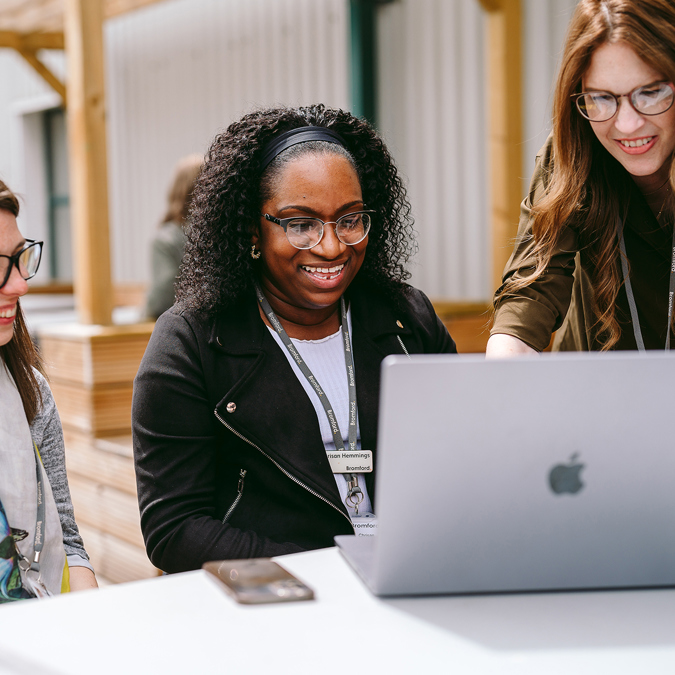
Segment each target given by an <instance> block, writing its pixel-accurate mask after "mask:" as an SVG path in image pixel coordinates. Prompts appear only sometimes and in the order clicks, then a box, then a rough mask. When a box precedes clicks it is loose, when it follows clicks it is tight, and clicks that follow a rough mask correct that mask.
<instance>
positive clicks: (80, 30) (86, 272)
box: [65, 0, 113, 325]
mask: <svg viewBox="0 0 675 675" xmlns="http://www.w3.org/2000/svg"><path fill="white" fill-rule="evenodd" d="M65 9H66V12H65V28H66V46H67V50H66V53H67V57H68V117H67V121H68V145H69V159H70V176H71V178H70V186H71V189H70V192H71V206H72V211H71V213H72V232H73V235H72V236H73V242H74V252H75V269H76V270H77V275H76V278H75V291H76V298H77V305H78V311H79V314H80V321H81V322H82V323H85V324H100V325H109V324H111V323H112V302H113V293H112V282H111V273H110V234H109V223H108V169H107V139H106V124H105V74H104V67H103V61H104V57H103V19H104V13H103V2H102V0H66V3H65Z"/></svg>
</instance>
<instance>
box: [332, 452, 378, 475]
mask: <svg viewBox="0 0 675 675" xmlns="http://www.w3.org/2000/svg"><path fill="white" fill-rule="evenodd" d="M326 454H327V455H328V461H329V462H330V470H331V471H332V472H333V473H370V472H371V471H372V470H373V451H372V450H333V451H331V452H328V453H326Z"/></svg>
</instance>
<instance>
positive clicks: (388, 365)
mask: <svg viewBox="0 0 675 675" xmlns="http://www.w3.org/2000/svg"><path fill="white" fill-rule="evenodd" d="M674 389H675V353H673V354H671V353H667V352H665V353H664V352H649V353H646V354H644V353H643V354H639V353H637V352H630V353H629V352H623V353H610V354H555V355H550V354H546V355H543V356H541V357H538V358H537V357H529V358H519V359H508V360H497V361H486V360H485V359H484V358H483V357H482V356H456V355H443V356H431V355H428V356H414V357H413V358H411V359H408V358H406V357H398V356H396V357H388V358H387V359H386V360H385V361H384V363H383V365H382V388H381V396H380V421H379V437H378V455H377V463H378V466H377V472H378V473H377V482H376V499H375V511H376V513H377V515H378V518H379V528H378V534H377V536H376V537H358V538H357V537H354V536H340V537H336V543H337V544H338V546H339V547H340V549H341V551H342V553H343V554H344V556H345V557H346V558H347V560H348V561H349V562H350V563H351V564H352V565H353V566H354V567H355V568H356V570H357V571H358V572H359V574H360V575H361V576H362V577H363V579H364V580H365V581H366V583H367V584H368V586H369V587H370V588H371V590H372V591H373V592H374V593H376V594H377V595H417V594H433V593H474V592H500V591H530V590H558V589H560V590H562V589H585V588H597V589H599V588H625V587H650V586H671V585H675V404H674V400H675V398H674V395H673V391H674Z"/></svg>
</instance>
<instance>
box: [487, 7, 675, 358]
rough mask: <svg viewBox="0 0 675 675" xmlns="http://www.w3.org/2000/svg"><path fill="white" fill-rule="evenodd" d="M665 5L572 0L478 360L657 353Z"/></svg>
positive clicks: (672, 260) (671, 24) (668, 200)
mask: <svg viewBox="0 0 675 675" xmlns="http://www.w3.org/2000/svg"><path fill="white" fill-rule="evenodd" d="M673 82H675V5H674V4H673V2H672V1H671V0H581V2H579V4H578V5H577V7H576V10H575V13H574V16H573V18H572V21H571V24H570V28H569V32H568V36H567V41H566V44H565V48H564V52H563V57H562V65H561V68H560V73H559V75H558V80H557V84H556V89H555V96H554V110H553V132H552V134H551V136H550V138H549V140H548V141H547V143H546V145H545V146H544V148H543V149H542V151H541V153H540V155H539V157H538V159H537V165H536V169H535V173H534V176H533V179H532V184H531V186H530V191H529V194H528V196H527V197H526V199H525V201H524V202H523V204H522V210H521V220H520V228H519V232H518V238H517V241H516V246H515V250H514V252H513V255H512V257H511V259H510V261H509V263H508V264H507V267H506V270H505V274H504V280H503V284H502V286H501V287H500V288H499V290H498V291H497V293H496V296H495V309H496V313H495V320H494V326H493V328H492V332H491V333H492V334H491V338H490V341H489V343H488V356H505V355H510V354H518V353H531V352H533V351H536V352H539V351H542V350H543V349H545V348H546V347H547V345H548V344H549V342H550V339H551V335H552V333H553V332H554V331H556V330H557V331H558V332H557V334H556V338H555V341H554V345H553V348H554V349H561V350H608V349H615V350H618V349H632V350H634V349H640V350H643V349H664V348H665V349H669V348H670V343H671V336H672V323H673V298H674V292H675V238H674V236H673V220H674V213H675V212H674V209H673V206H674V204H675V201H674V200H673V186H674V185H675V174H674V173H673V172H674V169H673V162H672V159H673V152H674V151H675V107H673V100H674V98H675V85H674V84H673Z"/></svg>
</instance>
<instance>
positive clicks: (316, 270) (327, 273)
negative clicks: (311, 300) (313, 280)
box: [301, 263, 345, 281]
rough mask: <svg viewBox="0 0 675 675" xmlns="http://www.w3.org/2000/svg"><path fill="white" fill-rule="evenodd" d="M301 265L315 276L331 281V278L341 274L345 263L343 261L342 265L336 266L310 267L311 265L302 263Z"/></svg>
mask: <svg viewBox="0 0 675 675" xmlns="http://www.w3.org/2000/svg"><path fill="white" fill-rule="evenodd" d="M301 267H302V269H303V270H305V272H308V273H309V274H311V275H313V276H316V277H319V278H321V279H326V280H328V281H330V280H331V279H336V278H337V277H339V276H340V274H341V273H342V270H343V269H344V268H345V265H344V263H342V264H341V265H335V266H334V267H310V266H309V265H301Z"/></svg>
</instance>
